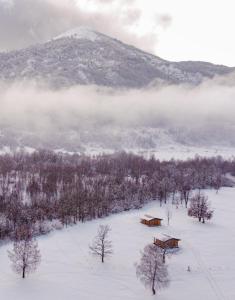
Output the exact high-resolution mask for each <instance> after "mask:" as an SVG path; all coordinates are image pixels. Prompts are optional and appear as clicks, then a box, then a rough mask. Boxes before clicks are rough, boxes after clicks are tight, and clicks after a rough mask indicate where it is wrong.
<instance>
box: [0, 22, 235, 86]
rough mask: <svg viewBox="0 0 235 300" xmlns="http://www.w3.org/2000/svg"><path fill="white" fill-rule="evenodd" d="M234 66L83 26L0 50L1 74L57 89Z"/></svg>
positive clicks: (194, 75) (197, 75)
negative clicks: (157, 52) (164, 54)
mask: <svg viewBox="0 0 235 300" xmlns="http://www.w3.org/2000/svg"><path fill="white" fill-rule="evenodd" d="M232 71H234V68H229V67H225V66H220V65H213V64H210V63H205V62H178V63H177V62H169V61H166V60H163V59H161V58H159V57H157V56H154V55H152V54H149V53H146V52H143V51H141V50H139V49H137V48H135V47H133V46H130V45H126V44H124V43H122V42H120V41H118V40H116V39H113V38H111V37H108V36H106V35H103V34H101V33H98V32H95V31H93V30H91V29H87V28H83V27H81V28H77V29H74V30H72V31H69V32H67V33H65V34H62V35H60V36H58V37H56V38H55V39H53V40H51V41H49V42H47V43H45V44H39V45H35V46H32V47H29V48H26V49H22V50H19V51H12V52H8V53H0V79H2V80H4V81H15V80H25V79H36V80H39V79H42V80H44V81H46V82H47V83H48V84H49V85H51V86H52V87H55V88H61V87H69V86H73V85H88V84H95V85H99V86H108V87H126V88H141V87H144V86H147V85H149V84H151V83H154V84H157V83H158V82H159V81H160V82H163V83H176V84H177V83H190V84H199V83H200V82H201V81H202V80H203V79H204V78H212V77H214V76H215V75H224V74H228V73H230V72H232Z"/></svg>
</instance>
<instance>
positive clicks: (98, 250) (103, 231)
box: [89, 225, 113, 263]
mask: <svg viewBox="0 0 235 300" xmlns="http://www.w3.org/2000/svg"><path fill="white" fill-rule="evenodd" d="M110 231H111V228H110V226H108V225H100V226H99V228H98V232H97V235H96V236H95V238H94V240H93V242H92V245H90V246H89V248H90V250H91V252H92V254H94V255H97V256H100V257H101V261H102V263H103V262H104V258H105V257H107V256H109V255H111V254H112V253H113V248H112V242H111V241H109V240H108V234H109V232H110Z"/></svg>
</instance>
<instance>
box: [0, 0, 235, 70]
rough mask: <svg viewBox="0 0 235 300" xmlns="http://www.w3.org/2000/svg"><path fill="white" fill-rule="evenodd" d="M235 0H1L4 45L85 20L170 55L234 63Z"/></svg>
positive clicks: (17, 43) (27, 40) (0, 33)
mask: <svg viewBox="0 0 235 300" xmlns="http://www.w3.org/2000/svg"><path fill="white" fill-rule="evenodd" d="M234 11H235V1H234V0H197V1H193V0H0V41H1V43H0V50H12V49H16V48H22V47H25V46H28V45H30V44H33V43H36V42H43V41H46V40H48V39H50V38H52V37H53V36H55V35H58V34H60V33H62V32H63V31H66V30H68V29H70V28H73V27H75V26H80V25H85V26H89V27H92V28H94V29H96V30H98V31H101V32H103V33H106V34H109V35H111V36H114V37H115V38H118V39H121V40H123V41H124V42H127V43H130V44H133V45H135V46H137V47H139V48H142V49H144V50H146V51H150V52H152V53H154V54H156V55H158V56H160V57H162V58H165V59H168V60H175V61H179V60H203V61H210V62H214V63H218V64H225V65H230V66H235V40H234V34H233V31H234V28H235V17H234Z"/></svg>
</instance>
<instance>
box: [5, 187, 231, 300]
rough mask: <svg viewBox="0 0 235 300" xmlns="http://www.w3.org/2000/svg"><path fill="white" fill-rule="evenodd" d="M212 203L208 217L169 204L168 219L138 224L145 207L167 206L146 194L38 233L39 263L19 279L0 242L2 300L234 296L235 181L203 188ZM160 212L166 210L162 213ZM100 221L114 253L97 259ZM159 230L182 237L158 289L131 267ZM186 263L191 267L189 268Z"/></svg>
mask: <svg viewBox="0 0 235 300" xmlns="http://www.w3.org/2000/svg"><path fill="white" fill-rule="evenodd" d="M207 194H208V196H209V199H210V201H211V203H212V206H213V208H214V209H215V214H214V218H213V219H212V221H211V222H210V223H206V224H201V223H199V222H198V221H197V220H196V219H192V218H190V217H188V216H187V214H186V210H185V208H183V207H179V208H178V209H176V208H174V210H173V217H172V219H171V222H170V226H167V225H166V224H167V221H166V220H164V221H163V226H161V227H152V228H150V227H148V226H145V225H143V224H140V222H139V221H140V217H141V216H142V215H143V214H145V213H147V212H148V213H151V214H157V215H159V216H160V217H163V218H164V217H165V208H164V207H162V208H160V207H159V203H158V202H152V203H150V204H148V205H146V206H145V207H144V208H143V209H141V210H133V211H129V212H124V213H121V214H117V215H112V216H110V217H107V218H105V219H99V220H95V221H91V222H86V223H83V224H78V225H76V226H72V227H68V228H67V229H63V230H61V231H54V232H52V233H50V234H49V235H47V236H43V237H40V238H39V239H38V242H39V247H40V249H41V254H42V263H41V265H40V267H39V268H38V270H37V272H36V273H34V274H31V275H30V276H29V277H27V278H26V279H25V280H23V279H21V278H20V277H19V276H18V275H16V274H15V273H13V272H12V270H11V267H10V263H9V260H8V257H7V250H8V249H11V248H12V245H11V244H7V245H4V246H1V247H0V265H1V272H0V299H4V300H15V299H17V300H32V299H34V300H41V299H44V300H63V299H66V300H77V299H81V300H104V299H109V300H119V299H123V300H143V299H145V300H148V299H149V300H150V299H158V300H172V299H176V300H177V299H180V300H188V299H190V300H198V299H202V300H204V299H206V300H225V299H226V300H234V299H235V287H234V282H235V259H234V253H235V226H234V213H235V201H234V198H235V189H234V188H223V189H222V190H220V191H219V193H218V194H216V193H215V191H207ZM165 219H166V218H165ZM99 224H109V225H110V226H111V227H112V231H111V233H110V239H111V240H112V241H113V246H114V254H113V256H112V257H110V258H109V259H107V261H105V263H104V264H102V263H101V262H100V261H99V260H98V258H97V257H93V256H92V255H91V254H90V253H89V250H88V244H89V243H90V242H91V241H92V239H93V237H94V236H95V234H96V231H97V227H98V225H99ZM158 234H168V235H171V236H176V237H178V238H180V239H181V241H180V242H179V245H180V249H179V251H178V252H177V254H173V255H171V256H170V257H168V258H167V262H166V263H167V265H168V268H169V276H170V286H169V287H168V288H166V289H164V290H162V291H160V293H158V294H157V295H156V297H153V296H152V295H151V291H150V290H147V289H145V288H144V286H143V285H142V284H141V283H140V282H139V280H138V279H137V278H136V275H135V266H134V263H135V262H138V261H139V259H140V250H141V249H143V248H144V246H145V245H146V244H148V243H151V242H152V241H153V238H154V237H155V236H157V235H158ZM188 266H190V269H191V272H188V271H187V268H188Z"/></svg>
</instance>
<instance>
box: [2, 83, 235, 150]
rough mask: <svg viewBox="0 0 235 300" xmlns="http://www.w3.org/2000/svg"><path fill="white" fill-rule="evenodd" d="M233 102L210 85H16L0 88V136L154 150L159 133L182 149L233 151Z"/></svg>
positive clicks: (225, 90)
mask: <svg viewBox="0 0 235 300" xmlns="http://www.w3.org/2000/svg"><path fill="white" fill-rule="evenodd" d="M234 98H235V87H234V86H230V85H224V84H221V83H219V84H218V82H213V81H210V82H205V83H204V84H202V85H201V86H199V87H195V88H188V87H185V86H168V87H162V88H159V89H148V90H131V91H125V92H124V91H122V92H120V91H119V92H117V91H113V90H110V89H101V88H97V87H82V86H80V87H74V88H71V89H69V90H63V91H60V92H56V91H50V90H42V89H38V88H36V87H35V86H34V85H30V84H29V83H23V84H20V83H19V84H16V85H14V86H13V87H12V86H11V88H6V87H5V88H4V87H3V86H2V88H1V92H0V106H1V111H0V131H1V129H2V130H3V131H4V130H5V129H7V130H8V137H11V136H13V135H15V136H18V137H17V138H16V139H17V140H19V136H20V135H21V134H22V133H23V132H27V135H28V136H30V138H31V139H32V138H34V143H37V142H38V141H39V140H40V138H42V137H43V138H42V140H43V142H42V145H41V146H44V147H47V145H48V143H49V142H50V145H51V144H53V143H55V144H56V145H57V144H59V145H63V146H64V147H66V146H65V144H67V145H69V146H68V147H71V144H72V145H76V147H77V145H79V144H80V143H81V144H84V143H88V144H89V143H92V142H96V143H97V144H99V145H106V146H107V143H108V142H109V146H110V145H111V146H114V145H118V146H119V147H122V146H125V145H126V144H128V145H130V143H131V141H132V140H135V143H137V141H138V140H140V139H145V140H147V142H146V143H148V145H149V143H150V144H151V143H152V140H154V139H155V140H156V143H157V144H159V143H160V142H162V135H161V136H159V130H160V131H161V132H163V133H164V134H165V133H166V132H167V136H168V137H169V136H171V138H172V139H174V140H176V141H177V142H182V143H186V144H187V143H188V144H194V145H197V146H198V145H201V144H206V145H208V144H212V145H217V146H218V145H220V146H221V145H223V144H224V145H233V146H235V134H234V132H235V130H234V129H235V102H234ZM10 129H11V131H9V130H10ZM14 130H15V131H17V133H14V134H13V133H12V132H14ZM9 132H10V133H9ZM71 132H72V134H71ZM29 133H30V134H29ZM62 134H63V135H62ZM58 135H59V137H58ZM61 135H62V136H61ZM45 137H46V138H45ZM56 137H57V138H58V141H57V140H56ZM72 139H74V140H76V142H74V140H73V141H72ZM158 139H159V140H158ZM163 139H165V138H163ZM0 140H1V139H0ZM22 140H23V139H22ZM35 141H36V142H35ZM45 141H46V142H45ZM27 142H28V140H27ZM74 143H75V144H74ZM0 144H1V143H0ZM55 144H53V145H54V146H55ZM28 145H29V144H28ZM33 145H34V144H33V143H31V144H30V146H33ZM151 145H152V144H151ZM154 145H155V146H156V144H154Z"/></svg>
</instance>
